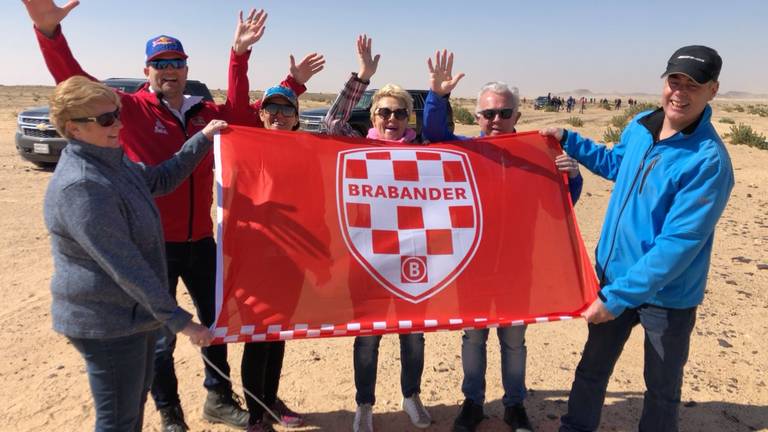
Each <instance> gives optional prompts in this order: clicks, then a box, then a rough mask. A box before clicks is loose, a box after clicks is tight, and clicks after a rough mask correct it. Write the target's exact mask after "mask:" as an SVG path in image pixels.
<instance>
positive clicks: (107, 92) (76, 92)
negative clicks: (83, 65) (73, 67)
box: [50, 75, 120, 139]
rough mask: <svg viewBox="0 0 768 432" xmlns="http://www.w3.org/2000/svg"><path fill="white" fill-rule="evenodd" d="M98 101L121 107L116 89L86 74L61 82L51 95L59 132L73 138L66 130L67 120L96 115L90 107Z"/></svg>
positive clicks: (53, 119)
mask: <svg viewBox="0 0 768 432" xmlns="http://www.w3.org/2000/svg"><path fill="white" fill-rule="evenodd" d="M98 102H111V103H113V104H115V105H116V106H117V107H118V108H120V97H119V96H118V95H117V93H115V91H114V90H112V89H111V88H109V87H107V86H105V85H104V84H102V83H100V82H96V81H93V80H90V79H88V78H86V77H84V76H81V75H76V76H73V77H71V78H69V79H67V80H65V81H62V82H60V83H59V85H57V86H56V89H55V90H54V91H53V94H52V95H51V99H50V108H51V112H50V116H51V123H53V125H54V126H55V127H56V130H57V131H58V132H59V134H61V135H62V136H64V137H66V138H70V139H72V138H74V137H73V136H71V135H69V133H68V132H67V130H66V129H67V128H66V124H67V122H68V121H69V120H72V119H74V118H81V117H88V116H92V115H94V113H93V112H92V111H91V110H90V107H91V106H92V105H93V104H95V103H98Z"/></svg>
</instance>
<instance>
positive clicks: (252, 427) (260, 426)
mask: <svg viewBox="0 0 768 432" xmlns="http://www.w3.org/2000/svg"><path fill="white" fill-rule="evenodd" d="M245 432H275V430H274V429H273V428H272V425H271V424H269V423H267V422H265V421H259V422H258V423H255V424H249V425H248V429H246V430H245Z"/></svg>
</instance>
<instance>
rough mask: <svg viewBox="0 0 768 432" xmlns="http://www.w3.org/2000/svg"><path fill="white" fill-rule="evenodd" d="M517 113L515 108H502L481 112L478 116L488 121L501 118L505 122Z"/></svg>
mask: <svg viewBox="0 0 768 432" xmlns="http://www.w3.org/2000/svg"><path fill="white" fill-rule="evenodd" d="M514 113H515V110H514V109H513V108H502V109H487V110H482V111H479V112H478V113H477V114H478V115H481V116H483V118H484V119H486V120H493V119H494V118H496V116H497V115H498V116H501V118H503V119H504V120H506V119H508V118H510V117H512V114H514Z"/></svg>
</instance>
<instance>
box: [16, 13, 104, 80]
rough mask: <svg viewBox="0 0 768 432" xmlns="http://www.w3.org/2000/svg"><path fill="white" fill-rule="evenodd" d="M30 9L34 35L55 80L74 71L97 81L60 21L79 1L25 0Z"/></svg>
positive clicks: (68, 76)
mask: <svg viewBox="0 0 768 432" xmlns="http://www.w3.org/2000/svg"><path fill="white" fill-rule="evenodd" d="M22 3H24V6H25V7H26V8H27V13H29V17H30V19H31V20H32V23H33V24H34V27H35V36H36V37H37V43H38V44H39V45H40V51H41V52H42V54H43V59H44V60H45V64H46V66H48V70H49V71H50V72H51V75H52V76H53V79H54V80H55V81H56V83H57V84H58V83H60V82H62V81H64V80H66V79H67V78H70V77H73V76H75V75H83V76H86V77H88V78H90V79H92V80H94V81H97V80H96V79H95V78H94V77H92V76H90V75H89V74H87V73H86V72H85V71H84V70H83V68H82V67H80V64H79V63H78V62H77V60H75V57H74V56H73V55H72V51H71V50H70V49H69V45H68V44H67V40H66V39H65V38H64V35H63V34H62V33H61V27H60V24H61V21H62V20H64V18H65V17H66V16H67V15H68V14H69V12H70V11H72V9H74V8H75V7H76V6H77V5H78V4H80V2H79V1H76V0H73V1H70V2H68V3H67V4H65V5H64V6H63V7H58V6H56V4H55V3H54V2H53V1H52V0H23V1H22Z"/></svg>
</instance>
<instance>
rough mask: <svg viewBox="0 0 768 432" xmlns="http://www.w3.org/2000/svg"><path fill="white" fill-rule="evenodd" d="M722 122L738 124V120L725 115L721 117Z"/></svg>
mask: <svg viewBox="0 0 768 432" xmlns="http://www.w3.org/2000/svg"><path fill="white" fill-rule="evenodd" d="M720 123H725V124H736V122H735V121H734V120H733V119H732V118H730V117H723V118H721V119H720Z"/></svg>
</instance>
